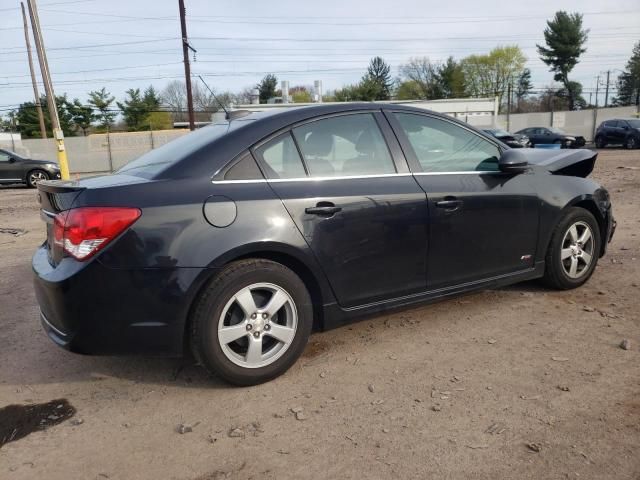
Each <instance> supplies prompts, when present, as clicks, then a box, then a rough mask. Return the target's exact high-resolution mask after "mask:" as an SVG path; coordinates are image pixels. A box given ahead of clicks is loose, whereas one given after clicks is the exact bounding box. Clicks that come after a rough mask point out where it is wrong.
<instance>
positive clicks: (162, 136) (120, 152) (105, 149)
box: [0, 130, 189, 174]
mask: <svg viewBox="0 0 640 480" xmlns="http://www.w3.org/2000/svg"><path fill="white" fill-rule="evenodd" d="M187 133H189V130H160V131H155V132H126V133H111V134H108V135H107V134H96V135H89V136H87V137H67V138H65V140H64V143H65V147H66V149H67V158H68V160H69V170H70V172H71V173H78V174H86V173H102V172H111V171H113V170H116V169H118V168H120V167H121V166H123V165H124V164H126V163H128V162H130V161H131V160H134V159H136V158H138V157H139V156H140V155H142V154H143V153H146V152H148V151H150V150H151V149H152V148H157V147H159V146H161V145H164V144H165V143H168V142H170V141H171V140H173V139H175V138H178V137H181V136H182V135H186V134H187ZM0 145H2V146H4V147H6V148H9V149H10V148H12V145H11V142H5V141H2V140H1V139H0ZM15 151H16V153H18V154H23V155H27V156H31V157H32V158H34V159H37V160H56V157H57V154H56V144H55V141H54V140H53V139H51V138H48V139H46V140H43V139H28V140H25V139H23V140H22V141H21V142H20V144H19V145H17V144H16V148H15Z"/></svg>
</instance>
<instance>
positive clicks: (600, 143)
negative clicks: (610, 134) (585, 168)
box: [596, 137, 607, 148]
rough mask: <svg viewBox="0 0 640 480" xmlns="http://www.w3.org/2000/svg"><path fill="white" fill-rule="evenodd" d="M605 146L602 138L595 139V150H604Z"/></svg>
mask: <svg viewBox="0 0 640 480" xmlns="http://www.w3.org/2000/svg"><path fill="white" fill-rule="evenodd" d="M606 146H607V143H606V142H605V141H604V138H602V137H596V148H604V147H606Z"/></svg>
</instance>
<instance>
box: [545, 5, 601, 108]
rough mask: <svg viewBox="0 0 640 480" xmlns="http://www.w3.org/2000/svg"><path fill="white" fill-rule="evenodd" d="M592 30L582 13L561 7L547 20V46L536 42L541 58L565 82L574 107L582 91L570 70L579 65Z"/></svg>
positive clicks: (570, 106) (570, 104)
mask: <svg viewBox="0 0 640 480" xmlns="http://www.w3.org/2000/svg"><path fill="white" fill-rule="evenodd" d="M588 33H589V31H588V30H584V29H583V28H582V15H581V14H579V13H567V12H564V11H558V12H556V15H555V17H554V18H553V19H552V20H549V21H547V28H546V29H545V30H544V39H545V42H546V44H547V46H546V47H543V46H541V45H536V46H537V47H538V53H539V54H540V59H541V60H542V61H543V62H544V63H546V64H547V65H549V66H550V67H551V71H552V72H554V73H555V75H554V77H553V78H554V80H556V81H557V82H562V83H563V85H564V88H565V90H566V93H567V99H568V101H569V109H570V110H574V108H575V107H576V99H577V97H578V94H577V92H575V91H573V90H572V86H573V84H572V82H571V81H570V80H569V73H570V72H571V70H573V67H575V66H576V65H577V63H578V60H579V58H580V55H582V54H583V53H584V52H586V51H587V49H586V48H584V44H585V42H586V41H587V37H588Z"/></svg>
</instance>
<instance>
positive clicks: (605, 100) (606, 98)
mask: <svg viewBox="0 0 640 480" xmlns="http://www.w3.org/2000/svg"><path fill="white" fill-rule="evenodd" d="M610 73H611V70H607V88H606V90H605V93H604V108H607V105H608V104H609V74H610Z"/></svg>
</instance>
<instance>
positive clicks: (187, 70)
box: [178, 0, 196, 130]
mask: <svg viewBox="0 0 640 480" xmlns="http://www.w3.org/2000/svg"><path fill="white" fill-rule="evenodd" d="M178 4H179V7H180V29H181V30H182V57H183V60H184V81H185V84H186V86H187V110H189V130H195V128H196V119H195V114H194V113H193V95H192V92H191V67H190V66H189V49H191V50H193V48H192V47H191V45H189V39H188V37H187V19H186V16H187V12H186V10H185V8H184V0H178ZM193 51H194V52H195V50H193Z"/></svg>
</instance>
